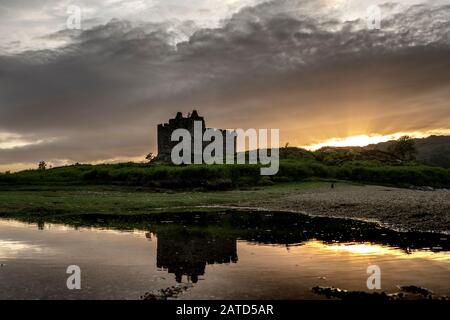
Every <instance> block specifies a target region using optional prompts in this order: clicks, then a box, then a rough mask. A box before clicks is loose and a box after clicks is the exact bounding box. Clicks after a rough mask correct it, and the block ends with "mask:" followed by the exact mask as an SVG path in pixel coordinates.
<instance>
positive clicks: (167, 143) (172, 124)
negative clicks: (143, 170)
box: [158, 110, 236, 159]
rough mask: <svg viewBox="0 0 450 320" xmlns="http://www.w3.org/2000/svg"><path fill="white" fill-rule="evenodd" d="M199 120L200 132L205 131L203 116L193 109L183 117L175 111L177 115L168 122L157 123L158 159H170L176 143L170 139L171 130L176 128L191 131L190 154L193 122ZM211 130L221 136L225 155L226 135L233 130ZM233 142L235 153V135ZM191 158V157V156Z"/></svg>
mask: <svg viewBox="0 0 450 320" xmlns="http://www.w3.org/2000/svg"><path fill="white" fill-rule="evenodd" d="M195 121H200V122H201V124H202V134H203V133H204V132H205V131H206V129H207V128H206V125H205V119H204V117H201V116H199V115H198V112H197V110H193V111H192V113H189V114H188V115H187V117H184V116H183V114H182V113H181V112H177V115H176V116H175V118H173V119H169V122H167V123H161V124H158V158H160V159H170V155H171V152H172V149H173V147H174V146H175V145H177V144H178V143H179V142H178V141H171V137H172V132H174V131H175V130H176V129H186V130H188V131H189V132H190V133H191V137H192V141H191V146H192V155H193V153H194V147H193V145H194V141H193V137H194V122H195ZM210 129H212V130H218V131H219V132H220V133H221V134H222V137H223V154H224V156H225V154H226V152H225V150H226V149H225V148H226V141H227V135H232V134H233V133H234V132H233V131H230V130H225V129H213V128H210ZM233 143H234V150H235V151H234V153H236V137H234V139H233ZM208 144H209V142H203V149H204V148H205V146H206V145H208ZM192 159H193V158H192Z"/></svg>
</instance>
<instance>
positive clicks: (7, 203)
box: [0, 181, 344, 217]
mask: <svg viewBox="0 0 450 320" xmlns="http://www.w3.org/2000/svg"><path fill="white" fill-rule="evenodd" d="M341 184H342V185H344V183H338V184H337V186H339V185H341ZM329 186H330V183H329V182H325V181H309V182H300V183H283V184H278V185H274V186H264V187H259V188H256V189H251V190H230V191H214V192H213V191H210V192H195V191H180V192H155V191H152V192H148V191H147V190H141V191H136V189H135V188H130V187H119V186H101V185H97V186H92V185H91V186H85V187H79V186H66V187H59V186H52V187H42V186H40V187H39V188H36V187H33V186H31V187H30V186H29V187H25V186H22V188H21V189H18V190H2V191H0V215H1V216H8V217H14V216H51V215H53V216H55V215H73V214H78V215H83V214H121V215H133V214H147V213H152V212H159V211H186V210H191V209H194V208H195V207H196V206H213V205H227V204H233V205H239V204H240V203H243V202H249V201H258V200H263V199H276V198H280V197H283V196H285V195H287V194H290V193H296V192H300V191H302V190H308V189H313V188H321V187H328V188H329Z"/></svg>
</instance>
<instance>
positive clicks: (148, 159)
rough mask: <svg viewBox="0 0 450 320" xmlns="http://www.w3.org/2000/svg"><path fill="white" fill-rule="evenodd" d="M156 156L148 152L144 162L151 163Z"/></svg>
mask: <svg viewBox="0 0 450 320" xmlns="http://www.w3.org/2000/svg"><path fill="white" fill-rule="evenodd" d="M155 158H156V156H155V155H154V154H153V152H150V153H149V154H148V155H147V156H146V157H145V160H147V161H148V162H152V161H153V160H155Z"/></svg>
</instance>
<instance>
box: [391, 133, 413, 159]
mask: <svg viewBox="0 0 450 320" xmlns="http://www.w3.org/2000/svg"><path fill="white" fill-rule="evenodd" d="M388 151H389V152H390V153H392V154H394V155H396V156H397V157H399V158H400V159H402V160H406V161H413V160H415V159H416V154H417V149H416V146H415V145H414V140H413V139H412V138H411V137H410V136H403V137H400V138H399V139H397V140H396V141H395V142H394V143H393V144H392V145H390V146H389V148H388Z"/></svg>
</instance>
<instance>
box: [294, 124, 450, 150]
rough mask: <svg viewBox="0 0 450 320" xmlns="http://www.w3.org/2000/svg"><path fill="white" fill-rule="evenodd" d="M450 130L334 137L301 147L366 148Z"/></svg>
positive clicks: (314, 148)
mask: <svg viewBox="0 0 450 320" xmlns="http://www.w3.org/2000/svg"><path fill="white" fill-rule="evenodd" d="M449 134H450V129H442V130H430V131H426V132H420V131H414V132H396V133H392V134H387V135H381V134H370V135H367V134H360V135H354V136H348V137H345V138H337V137H333V138H330V139H327V140H325V141H322V142H319V143H315V144H309V145H304V146H299V147H300V148H304V149H307V150H311V151H315V150H318V149H320V148H322V147H365V146H367V145H370V144H377V143H380V142H386V141H389V140H396V139H398V138H400V137H402V136H405V135H407V136H410V137H412V138H426V137H429V136H431V135H449Z"/></svg>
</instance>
